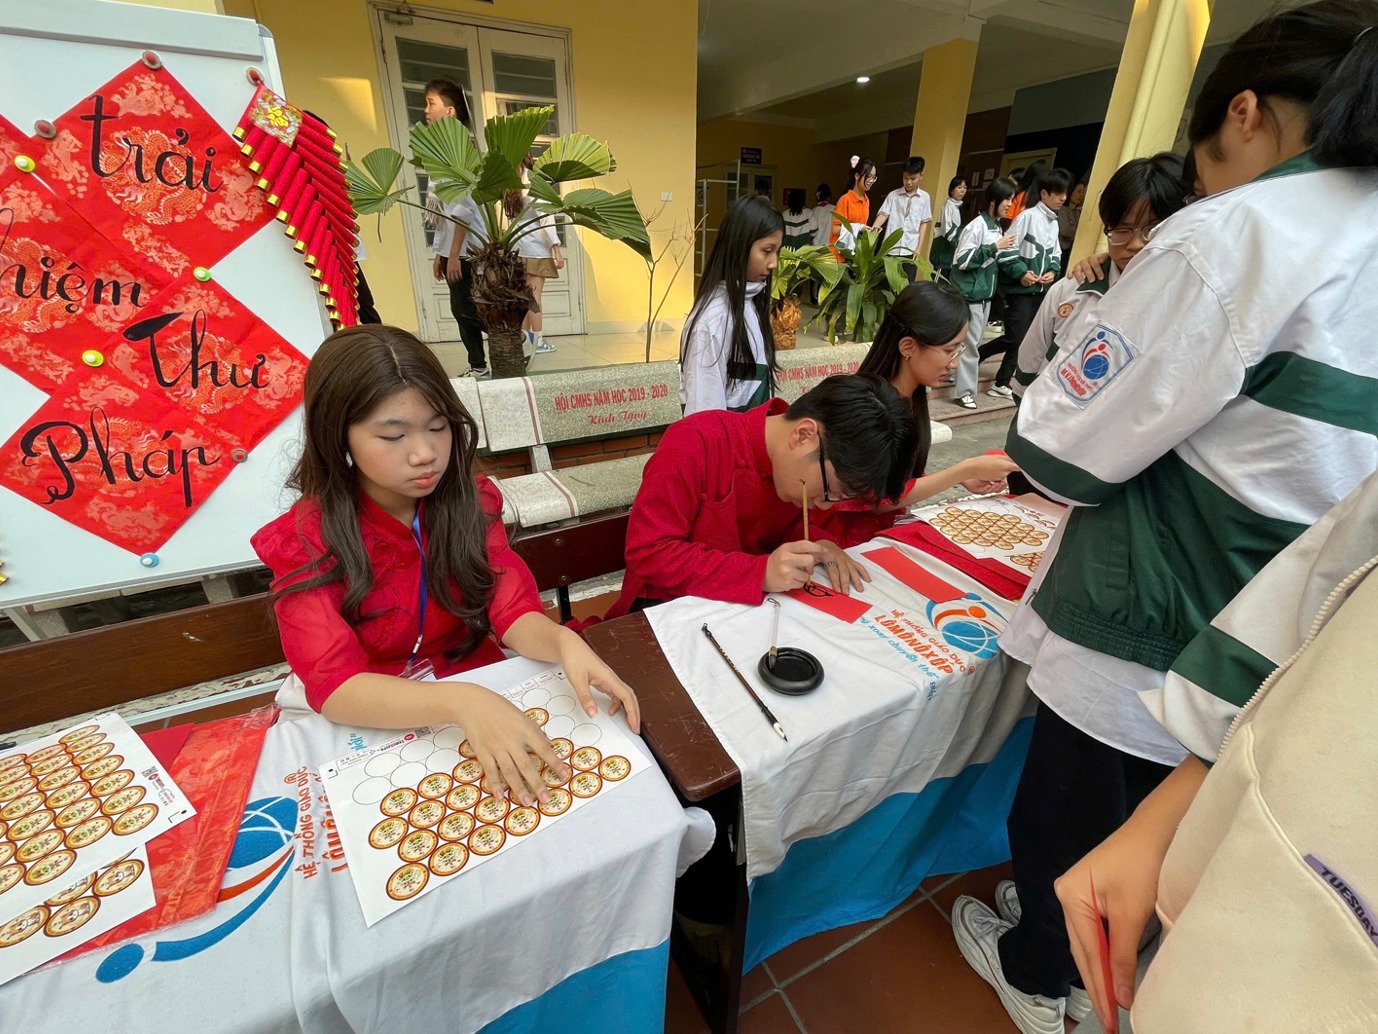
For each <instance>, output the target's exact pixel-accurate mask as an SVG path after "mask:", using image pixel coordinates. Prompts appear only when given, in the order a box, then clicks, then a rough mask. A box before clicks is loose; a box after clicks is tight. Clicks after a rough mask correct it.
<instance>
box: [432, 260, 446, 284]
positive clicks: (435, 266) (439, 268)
mask: <svg viewBox="0 0 1378 1034" xmlns="http://www.w3.org/2000/svg"><path fill="white" fill-rule="evenodd" d="M431 276H433V277H435V278H436V279H437V280H444V279H445V260H444V259H443V258H441V257H440V256H439V255H437V256H436V257H435V261H434V262H432V263H431Z"/></svg>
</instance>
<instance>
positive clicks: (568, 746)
mask: <svg viewBox="0 0 1378 1034" xmlns="http://www.w3.org/2000/svg"><path fill="white" fill-rule="evenodd" d="M550 749H551V750H553V751H554V752H555V756H556V757H557V758H559V759H560V760H561V761H568V760H569V756H570V755H571V754H573V753H574V742H573V741H572V740H570V739H569V738H568V737H565V736H556V737H555V738H554V739H553V740H551V741H550Z"/></svg>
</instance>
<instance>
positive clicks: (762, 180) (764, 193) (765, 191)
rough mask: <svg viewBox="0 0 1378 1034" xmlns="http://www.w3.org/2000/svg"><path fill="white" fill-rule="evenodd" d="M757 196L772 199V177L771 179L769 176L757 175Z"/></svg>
mask: <svg viewBox="0 0 1378 1034" xmlns="http://www.w3.org/2000/svg"><path fill="white" fill-rule="evenodd" d="M756 196H757V197H763V198H765V199H766V200H767V201H769V200H771V197H770V179H769V178H768V177H766V176H757V177H756Z"/></svg>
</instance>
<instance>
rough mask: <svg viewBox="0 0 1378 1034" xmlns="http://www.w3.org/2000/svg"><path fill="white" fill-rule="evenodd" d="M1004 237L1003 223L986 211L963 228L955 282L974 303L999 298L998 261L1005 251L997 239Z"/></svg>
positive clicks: (954, 269) (958, 250) (953, 272)
mask: <svg viewBox="0 0 1378 1034" xmlns="http://www.w3.org/2000/svg"><path fill="white" fill-rule="evenodd" d="M1003 236H1004V233H1003V232H1002V231H1001V229H1000V225H999V224H998V223H997V222H996V221H995V220H994V219H992V218H991V217H990V216H989V215H988V214H987V213H985V212H982V213H981V214H980V215H978V216H977V217H976V218H975V219H973V220H972V221H971V222H969V223H967V224H966V225H965V226H963V227H962V232H961V234H960V235H959V236H958V238H957V251H956V254H955V255H954V256H953V259H952V283H953V284H954V285H955V286H956V288H957V290H959V291H961V292H962V297H963V298H965V299H966V300H967V303H968V304H970V305H979V304H980V303H981V302H988V301H990V300H991V299H992V298H994V297H995V277H996V261H997V260H998V258H999V256H1000V255H1001V254H1003V253H1002V252H999V251H997V250H996V247H995V242H996V241H998V240H999V239H1000V238H1001V237H1003Z"/></svg>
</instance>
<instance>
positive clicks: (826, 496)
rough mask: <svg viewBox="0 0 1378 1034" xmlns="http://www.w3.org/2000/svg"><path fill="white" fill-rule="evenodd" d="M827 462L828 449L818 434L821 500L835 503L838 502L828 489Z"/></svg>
mask: <svg viewBox="0 0 1378 1034" xmlns="http://www.w3.org/2000/svg"><path fill="white" fill-rule="evenodd" d="M827 462H828V450H827V448H826V447H825V446H824V445H823V436H822V435H821V434H820V435H819V436H818V473H819V474H820V475H821V476H822V478H823V502H825V503H835V502H838V500H836V499H834V498H833V496H832V493H831V492H829V491H828V468H827Z"/></svg>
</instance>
